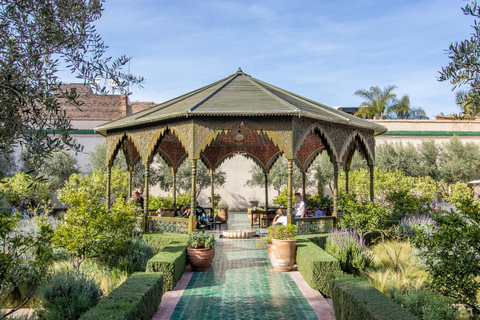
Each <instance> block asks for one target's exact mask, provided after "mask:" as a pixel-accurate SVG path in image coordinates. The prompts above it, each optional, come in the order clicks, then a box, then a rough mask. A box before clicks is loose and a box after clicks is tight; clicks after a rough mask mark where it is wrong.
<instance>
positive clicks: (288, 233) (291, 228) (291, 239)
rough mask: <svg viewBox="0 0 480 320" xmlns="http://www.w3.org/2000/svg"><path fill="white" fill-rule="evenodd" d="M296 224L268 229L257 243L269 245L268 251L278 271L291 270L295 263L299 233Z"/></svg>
mask: <svg viewBox="0 0 480 320" xmlns="http://www.w3.org/2000/svg"><path fill="white" fill-rule="evenodd" d="M297 232H298V231H297V226H296V225H292V224H289V225H286V226H284V225H277V226H270V227H268V229H267V234H268V235H267V237H264V238H263V239H262V240H261V241H259V242H258V243H257V245H262V244H266V245H268V253H269V256H270V261H271V262H272V266H273V268H274V269H275V270H277V271H291V270H292V268H293V265H294V264H295V251H296V242H297V240H296V239H295V237H296V235H297Z"/></svg>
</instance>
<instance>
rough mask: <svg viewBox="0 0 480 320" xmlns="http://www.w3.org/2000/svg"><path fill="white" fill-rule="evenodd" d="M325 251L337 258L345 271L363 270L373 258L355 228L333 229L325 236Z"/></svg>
mask: <svg viewBox="0 0 480 320" xmlns="http://www.w3.org/2000/svg"><path fill="white" fill-rule="evenodd" d="M325 251H327V252H328V253H330V254H331V255H332V256H334V257H335V258H337V259H338V260H339V261H340V265H341V266H342V270H343V271H345V272H347V273H354V272H358V271H359V270H363V269H364V268H365V267H367V266H368V265H369V264H370V262H371V261H372V259H373V256H372V254H371V253H370V252H369V251H368V249H367V248H366V246H365V244H364V243H363V238H362V237H361V236H360V235H358V234H357V232H356V231H355V230H348V229H340V230H339V229H334V230H333V231H332V232H331V233H330V234H329V236H328V237H327V243H326V246H325Z"/></svg>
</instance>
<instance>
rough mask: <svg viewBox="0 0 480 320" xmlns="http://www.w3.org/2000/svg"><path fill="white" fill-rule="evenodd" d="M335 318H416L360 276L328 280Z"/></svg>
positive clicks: (348, 319)
mask: <svg viewBox="0 0 480 320" xmlns="http://www.w3.org/2000/svg"><path fill="white" fill-rule="evenodd" d="M330 285H331V292H332V300H333V308H334V309H335V318H336V319H337V320H351V319H362V320H391V319H396V320H414V319H418V318H417V317H415V316H414V315H412V314H411V313H410V312H408V311H407V310H406V309H404V308H402V307H401V306H399V305H398V304H396V303H395V302H393V301H392V300H391V299H390V298H388V297H387V296H385V295H384V294H383V293H381V292H380V291H378V290H377V289H376V288H375V287H373V286H372V285H370V284H369V283H368V282H367V281H366V280H364V279H362V278H358V277H357V278H353V279H338V280H333V281H331V282H330Z"/></svg>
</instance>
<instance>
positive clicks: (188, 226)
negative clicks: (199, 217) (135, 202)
mask: <svg viewBox="0 0 480 320" xmlns="http://www.w3.org/2000/svg"><path fill="white" fill-rule="evenodd" d="M137 220H138V221H139V224H140V226H139V227H140V228H141V230H143V228H142V227H143V217H139V218H137ZM195 225H196V218H195V215H190V217H189V218H171V217H148V218H147V230H148V231H149V232H151V233H170V234H183V235H188V234H189V233H190V232H195Z"/></svg>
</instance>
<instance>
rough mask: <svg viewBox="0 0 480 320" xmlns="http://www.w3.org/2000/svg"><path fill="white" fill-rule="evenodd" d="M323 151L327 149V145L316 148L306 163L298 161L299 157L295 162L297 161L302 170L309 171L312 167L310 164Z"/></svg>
mask: <svg viewBox="0 0 480 320" xmlns="http://www.w3.org/2000/svg"><path fill="white" fill-rule="evenodd" d="M323 151H327V150H326V149H325V147H320V148H318V149H316V150H315V151H313V152H312V153H311V154H310V155H309V156H308V158H307V160H306V161H305V163H304V164H303V166H302V164H301V163H300V161H298V159H296V160H295V162H296V163H297V166H298V167H299V168H300V171H308V169H309V168H310V166H311V165H312V163H313V161H315V159H316V158H317V157H318V156H319V155H320V154H321V153H322V152H323Z"/></svg>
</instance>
